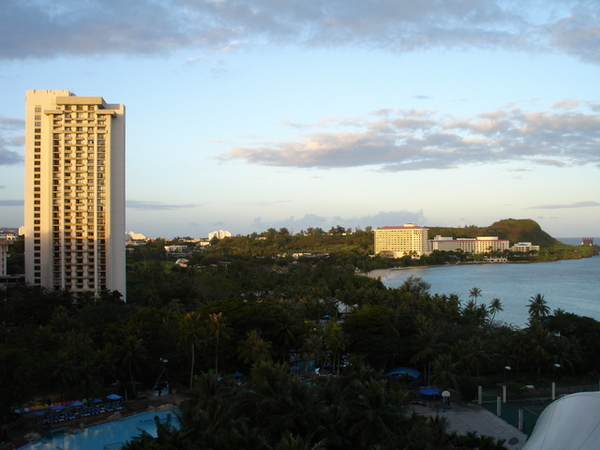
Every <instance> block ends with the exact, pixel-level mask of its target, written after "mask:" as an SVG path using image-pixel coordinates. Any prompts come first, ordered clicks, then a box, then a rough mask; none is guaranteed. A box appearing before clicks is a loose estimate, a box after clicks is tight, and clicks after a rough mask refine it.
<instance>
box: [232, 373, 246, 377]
mask: <svg viewBox="0 0 600 450" xmlns="http://www.w3.org/2000/svg"><path fill="white" fill-rule="evenodd" d="M233 376H234V377H236V378H239V377H243V376H244V374H243V373H241V372H236V373H234V374H233Z"/></svg>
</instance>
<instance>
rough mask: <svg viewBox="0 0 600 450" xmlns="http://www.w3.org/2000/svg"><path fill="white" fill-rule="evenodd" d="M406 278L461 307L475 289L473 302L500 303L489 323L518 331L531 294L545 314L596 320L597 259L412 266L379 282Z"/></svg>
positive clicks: (394, 283) (599, 294)
mask: <svg viewBox="0 0 600 450" xmlns="http://www.w3.org/2000/svg"><path fill="white" fill-rule="evenodd" d="M410 276H415V277H420V278H423V280H425V281H426V282H428V283H429V284H430V285H431V289H430V292H431V293H437V294H457V295H459V297H460V298H461V300H462V301H463V304H464V303H465V302H466V301H468V300H469V291H470V290H471V289H472V288H473V287H478V288H479V289H481V297H479V298H478V300H477V301H478V302H485V303H487V304H489V303H490V301H491V300H492V299H493V298H499V299H500V301H501V302H502V305H503V307H504V311H501V312H499V313H498V314H497V315H496V317H495V320H499V321H503V322H506V323H510V324H513V325H516V326H519V327H522V326H523V325H525V323H526V322H527V320H528V318H529V316H528V312H527V304H528V301H529V299H530V298H531V297H533V296H534V295H536V294H542V295H543V296H544V299H545V300H546V301H547V303H548V306H549V307H550V310H551V311H553V310H555V309H557V308H562V309H564V310H565V311H567V312H571V313H574V314H578V315H580V316H588V317H592V318H594V319H596V320H600V256H594V257H592V258H583V259H576V260H569V261H556V262H549V263H531V264H464V265H458V266H454V265H452V266H441V267H416V268H410V269H406V270H395V271H391V272H389V274H388V275H387V276H385V277H382V278H381V281H382V282H383V283H384V284H385V285H386V286H388V287H393V288H396V287H398V286H400V285H401V284H402V283H404V281H405V280H406V279H407V278H408V277H410Z"/></svg>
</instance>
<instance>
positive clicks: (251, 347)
mask: <svg viewBox="0 0 600 450" xmlns="http://www.w3.org/2000/svg"><path fill="white" fill-rule="evenodd" d="M237 350H238V354H239V358H240V360H242V362H244V363H245V364H248V363H252V364H258V363H261V362H263V361H267V360H269V359H270V353H271V342H268V341H265V340H264V339H263V338H262V336H261V335H260V331H257V330H251V331H249V332H248V333H247V334H246V339H244V340H242V341H240V345H239V346H238V349H237Z"/></svg>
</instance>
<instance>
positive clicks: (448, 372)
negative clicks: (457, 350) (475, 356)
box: [429, 353, 458, 389]
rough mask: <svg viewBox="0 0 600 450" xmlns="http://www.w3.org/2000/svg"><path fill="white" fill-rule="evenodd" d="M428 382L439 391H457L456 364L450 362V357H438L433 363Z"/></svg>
mask: <svg viewBox="0 0 600 450" xmlns="http://www.w3.org/2000/svg"><path fill="white" fill-rule="evenodd" d="M432 369H433V370H432V373H431V376H430V377H429V381H430V382H431V384H433V385H436V386H438V387H439V388H441V389H448V388H454V389H458V364H457V363H455V362H454V361H452V355H450V354H449V353H445V354H443V355H440V356H439V357H438V358H437V359H436V360H435V362H434V363H433V368H432Z"/></svg>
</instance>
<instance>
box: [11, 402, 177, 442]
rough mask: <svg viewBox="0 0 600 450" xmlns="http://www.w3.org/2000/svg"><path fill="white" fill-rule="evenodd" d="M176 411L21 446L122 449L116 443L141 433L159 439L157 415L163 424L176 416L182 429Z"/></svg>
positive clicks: (146, 414) (174, 421) (131, 418)
mask: <svg viewBox="0 0 600 450" xmlns="http://www.w3.org/2000/svg"><path fill="white" fill-rule="evenodd" d="M176 411H178V410H177V409H172V410H169V411H148V412H144V413H140V414H135V415H133V416H129V417H126V418H124V419H123V420H117V421H113V422H107V423H103V424H100V425H94V426H91V427H88V428H85V429H84V430H83V431H79V432H77V433H75V434H71V433H66V434H62V433H61V434H57V435H55V436H54V437H53V438H51V439H49V438H43V439H42V440H41V441H38V442H36V443H34V444H28V445H26V446H24V447H21V450H46V449H48V450H50V449H52V450H56V449H57V448H59V449H63V450H104V446H107V448H109V447H110V448H120V445H114V444H118V443H121V444H125V442H127V441H129V440H131V438H132V437H134V436H139V435H140V434H141V431H140V430H144V431H147V432H148V433H150V434H151V435H153V436H156V424H155V423H154V417H155V416H158V417H159V418H160V420H161V423H165V422H166V420H167V415H168V414H170V415H171V417H172V419H171V423H172V424H173V426H174V427H176V428H179V421H178V420H177V416H176V414H175V413H176ZM110 444H113V445H110Z"/></svg>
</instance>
